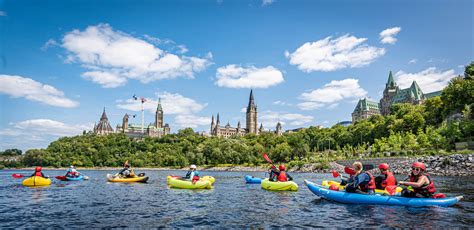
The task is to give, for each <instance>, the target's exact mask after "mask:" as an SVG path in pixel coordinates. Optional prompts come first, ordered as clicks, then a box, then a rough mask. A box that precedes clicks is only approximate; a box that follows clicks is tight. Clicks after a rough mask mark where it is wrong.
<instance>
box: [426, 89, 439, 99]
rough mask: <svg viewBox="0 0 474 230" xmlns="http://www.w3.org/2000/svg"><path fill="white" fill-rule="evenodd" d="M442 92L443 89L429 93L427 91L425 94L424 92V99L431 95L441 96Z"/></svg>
mask: <svg viewBox="0 0 474 230" xmlns="http://www.w3.org/2000/svg"><path fill="white" fill-rule="evenodd" d="M442 92H443V91H441V90H440V91H434V92H431V93H427V94H425V97H426V99H428V98H432V97H437V96H441V93H442Z"/></svg>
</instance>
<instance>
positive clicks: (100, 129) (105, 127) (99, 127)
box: [93, 108, 114, 135]
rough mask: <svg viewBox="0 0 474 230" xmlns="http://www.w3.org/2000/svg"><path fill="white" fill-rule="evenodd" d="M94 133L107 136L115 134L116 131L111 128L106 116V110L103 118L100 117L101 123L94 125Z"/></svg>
mask: <svg viewBox="0 0 474 230" xmlns="http://www.w3.org/2000/svg"><path fill="white" fill-rule="evenodd" d="M93 132H94V133H95V134H97V135H107V134H109V133H113V132H114V129H112V126H110V123H109V118H107V114H105V108H104V111H103V112H102V116H100V120H99V123H98V124H94V130H93Z"/></svg>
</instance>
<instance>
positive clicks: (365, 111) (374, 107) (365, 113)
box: [352, 98, 380, 123]
mask: <svg viewBox="0 0 474 230" xmlns="http://www.w3.org/2000/svg"><path fill="white" fill-rule="evenodd" d="M377 114H380V105H379V103H377V102H375V101H371V100H369V99H368V98H363V99H360V100H359V102H358V103H357V106H356V107H355V109H354V112H353V113H352V123H355V122H356V121H358V120H362V119H367V118H369V117H371V116H373V115H377Z"/></svg>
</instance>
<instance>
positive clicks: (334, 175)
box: [331, 170, 340, 178]
mask: <svg viewBox="0 0 474 230" xmlns="http://www.w3.org/2000/svg"><path fill="white" fill-rule="evenodd" d="M331 172H332V176H333V177H334V178H337V177H339V176H340V175H339V173H338V172H336V170H332V171H331Z"/></svg>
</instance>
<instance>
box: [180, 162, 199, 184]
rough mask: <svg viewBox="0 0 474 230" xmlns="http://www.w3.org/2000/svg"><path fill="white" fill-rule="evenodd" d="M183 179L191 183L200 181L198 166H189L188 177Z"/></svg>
mask: <svg viewBox="0 0 474 230" xmlns="http://www.w3.org/2000/svg"><path fill="white" fill-rule="evenodd" d="M182 179H185V180H190V181H195V180H196V181H197V180H199V172H198V171H197V167H196V165H191V166H189V170H188V172H187V173H186V176H184V177H182Z"/></svg>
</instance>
